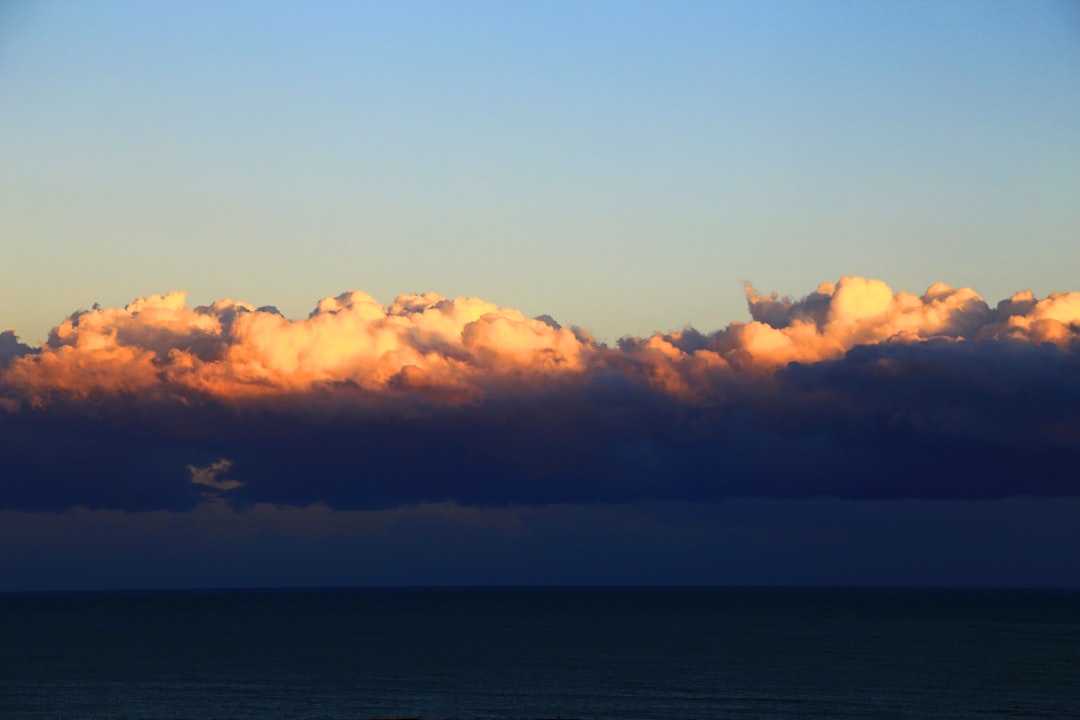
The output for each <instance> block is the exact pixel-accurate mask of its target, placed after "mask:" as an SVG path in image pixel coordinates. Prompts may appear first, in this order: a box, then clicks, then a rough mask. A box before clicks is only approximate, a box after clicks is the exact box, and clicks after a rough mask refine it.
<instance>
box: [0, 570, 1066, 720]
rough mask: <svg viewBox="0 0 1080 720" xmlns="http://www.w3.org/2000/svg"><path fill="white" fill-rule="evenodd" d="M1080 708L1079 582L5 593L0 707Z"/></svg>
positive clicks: (510, 711) (263, 711)
mask: <svg viewBox="0 0 1080 720" xmlns="http://www.w3.org/2000/svg"><path fill="white" fill-rule="evenodd" d="M386 716H390V717H422V718H556V717H562V718H679V719H687V718H764V719H772V718H920V719H924V718H925V719H929V718H950V719H954V718H1070V719H1076V718H1080V592H1044V591H944V590H937V591H932V590H835V589H829V590H792V589H784V590H778V589H768V590H758V589H753V590H751V589H738V590H733V589H457V590H446V589H437V590H434V589H432V590H427V589H425V590H421V589H415V590H414V589H410V590H318V591H314V590H312V591H200V592H147V593H64V594H23V595H0V717H3V718H14V719H18V718H73V719H80V720H82V719H85V720H98V719H101V718H147V719H149V718H154V719H161V720H164V719H169V720H176V719H179V718H192V719H195V718H237V719H240V718H244V719H248V718H250V719H252V720H255V719H259V720H264V719H272V718H296V719H307V718H325V719H329V718H335V719H336V718H350V719H352V718H360V719H366V718H373V717H386Z"/></svg>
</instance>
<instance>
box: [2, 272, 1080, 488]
mask: <svg viewBox="0 0 1080 720" xmlns="http://www.w3.org/2000/svg"><path fill="white" fill-rule="evenodd" d="M746 292H747V299H748V304H749V310H750V318H751V319H750V321H749V322H746V323H731V324H729V325H727V326H726V327H724V328H721V329H719V330H716V331H714V332H710V333H703V332H699V331H697V330H694V329H691V328H688V329H684V330H681V331H678V332H674V333H660V334H656V335H653V336H651V337H644V338H635V337H626V338H623V339H622V340H620V341H619V343H618V344H617V346H615V347H609V346H607V345H605V344H603V343H599V342H597V341H596V340H595V339H594V338H593V337H592V336H591V335H589V333H588V332H586V331H584V330H582V329H580V328H573V327H569V328H568V327H564V326H562V325H560V324H559V323H558V322H556V321H555V320H554V319H553V318H551V317H548V316H540V317H538V318H529V317H526V316H525V315H523V314H522V313H521V312H519V311H517V310H514V309H511V308H505V307H500V306H498V305H495V304H492V303H490V302H487V301H484V300H481V299H478V298H455V299H447V298H444V297H442V296H440V295H437V294H434V293H425V294H420V295H418V294H411V295H402V296H400V297H398V298H396V299H395V300H394V301H393V302H392V303H391V304H390V305H389V306H385V307H384V306H383V305H381V304H380V303H378V302H377V301H376V300H374V299H373V298H372V297H371V296H369V295H367V294H365V293H361V292H355V291H353V292H347V293H343V294H341V295H337V296H331V297H327V298H324V299H322V300H321V301H319V303H318V304H317V306H316V308H315V309H314V310H313V311H312V313H311V314H310V315H309V316H308V317H307V318H304V319H299V320H290V319H287V318H285V317H283V316H282V315H281V314H280V313H279V312H277V311H276V310H275V309H274V308H271V307H262V308H256V307H254V306H253V305H250V304H247V303H243V302H236V301H233V300H220V301H218V302H215V303H213V304H212V305H208V306H202V307H196V308H193V309H192V308H188V307H187V304H186V297H185V295H184V294H183V293H169V294H167V295H163V296H162V295H153V296H150V297H147V298H139V299H137V300H136V301H135V302H133V303H131V304H129V305H128V306H126V307H124V308H97V307H95V308H94V309H92V310H89V311H82V312H78V313H75V314H73V315H72V316H71V317H70V318H68V319H67V320H65V321H64V322H63V323H61V324H60V325H59V326H58V327H57V328H56V329H54V330H53V331H52V333H51V334H50V336H49V339H48V341H47V342H46V343H45V345H44V346H43V347H42V348H41V349H40V351H39V352H36V353H31V352H29V348H26V346H23V345H21V344H18V343H16V341H15V339H14V336H13V335H11V336H10V338H8V339H6V340H5V339H4V338H5V337H6V336H7V335H8V334H7V333H5V334H4V336H0V368H2V369H0V438H2V440H0V443H2V444H3V447H0V450H2V454H0V458H2V459H0V463H3V464H4V465H6V468H5V473H4V477H5V478H7V479H5V480H4V481H2V482H0V507H10V508H16V509H63V508H66V507H71V506H75V505H83V506H87V507H114V508H121V509H150V508H169V509H183V508H188V507H193V506H195V505H197V504H198V503H199V502H201V501H202V498H203V495H202V494H201V493H204V492H206V491H207V489H208V488H209V489H211V490H217V491H222V490H228V491H229V492H228V495H227V497H228V501H229V502H230V503H233V504H236V505H237V506H239V505H243V504H245V503H261V502H270V503H275V504H282V505H308V504H312V503H325V504H327V505H329V506H331V507H338V508H384V507H393V506H398V505H404V504H414V503H419V502H447V501H450V502H456V503H461V504H465V505H487V504H494V505H511V504H527V505H539V504H546V503H552V502H613V501H627V500H636V499H642V498H662V499H674V500H719V499H723V498H728V497H745V496H761V497H809V496H823V495H828V496H835V497H845V498H877V497H944V498H947V497H956V498H982V497H1003V496H1008V495H1017V494H1031V495H1073V494H1080V481H1078V480H1077V479H1076V477H1075V475H1074V474H1073V475H1070V474H1069V473H1068V472H1067V471H1066V468H1068V467H1070V466H1073V465H1075V462H1076V460H1077V459H1080V422H1078V420H1077V419H1076V417H1075V412H1074V408H1076V407H1080V380H1078V378H1080V373H1078V372H1077V370H1080V367H1078V357H1080V355H1078V353H1077V352H1076V350H1077V346H1078V345H1077V337H1078V334H1080V293H1076V292H1072V293H1062V294H1054V295H1051V296H1049V297H1047V298H1042V299H1039V298H1035V297H1034V296H1033V295H1032V294H1031V293H1030V292H1021V293H1017V294H1016V295H1014V296H1012V297H1011V298H1009V299H1007V300H1004V301H1002V302H999V303H997V305H996V306H994V307H991V306H990V305H989V304H987V302H986V301H985V300H984V299H983V298H981V297H980V296H979V295H978V294H977V293H975V292H974V291H973V290H971V289H969V288H960V289H955V288H952V287H949V286H948V285H945V284H942V283H938V284H936V285H933V286H932V287H930V288H929V289H928V290H927V291H926V292H925V293H923V294H922V295H914V294H910V293H905V292H894V291H893V290H892V289H891V288H889V287H888V286H887V285H886V284H885V283H883V282H881V281H879V280H873V279H866V278H859V277H845V278H841V279H840V280H839V281H838V282H836V283H824V284H822V285H820V286H819V287H818V288H817V289H816V290H815V291H814V292H812V293H810V294H809V295H807V296H805V297H803V298H801V299H793V298H790V297H780V296H778V295H776V294H772V295H764V294H761V293H758V292H757V291H755V290H754V289H753V288H751V287H747V289H746ZM13 343H15V344H13ZM4 348H8V349H6V350H5V349H4ZM5 353H6V354H5ZM4 357H6V358H7V360H6V365H4V364H3V363H4V362H5V361H4V360H3V358H4ZM224 458H228V460H224ZM232 463H235V465H233V464H232ZM226 475H229V477H226ZM234 476H235V477H234ZM200 488H201V490H200Z"/></svg>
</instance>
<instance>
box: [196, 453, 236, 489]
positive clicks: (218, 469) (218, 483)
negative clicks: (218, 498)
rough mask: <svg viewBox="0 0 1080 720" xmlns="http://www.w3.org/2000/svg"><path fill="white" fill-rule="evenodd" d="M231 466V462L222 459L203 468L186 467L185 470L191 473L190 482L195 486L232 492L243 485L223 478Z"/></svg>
mask: <svg viewBox="0 0 1080 720" xmlns="http://www.w3.org/2000/svg"><path fill="white" fill-rule="evenodd" d="M232 466H233V462H232V460H226V459H224V458H222V459H221V460H218V461H217V462H212V463H210V464H209V465H205V466H203V467H199V466H197V465H188V466H187V469H188V472H189V473H191V482H193V483H194V484H196V485H205V486H206V487H210V488H213V489H215V490H234V489H236V488H238V487H242V486H243V485H244V483H242V482H240V481H239V480H231V479H229V478H227V477H225V474H226V473H227V472H229V468H231V467H232Z"/></svg>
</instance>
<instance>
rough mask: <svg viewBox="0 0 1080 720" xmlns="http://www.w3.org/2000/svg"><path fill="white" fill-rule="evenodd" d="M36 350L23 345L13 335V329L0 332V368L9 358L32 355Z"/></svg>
mask: <svg viewBox="0 0 1080 720" xmlns="http://www.w3.org/2000/svg"><path fill="white" fill-rule="evenodd" d="M36 352H39V351H38V350H35V349H34V348H32V347H30V346H29V345H24V344H23V343H21V342H19V338H18V337H17V336H16V335H15V331H14V330H5V331H4V332H0V370H2V369H3V368H4V367H5V366H6V365H7V364H8V363H9V362H10V361H11V360H14V359H15V358H17V357H22V356H23V355H32V354H34V353H36Z"/></svg>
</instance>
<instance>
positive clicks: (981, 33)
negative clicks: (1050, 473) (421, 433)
mask: <svg viewBox="0 0 1080 720" xmlns="http://www.w3.org/2000/svg"><path fill="white" fill-rule="evenodd" d="M1078 270H1080V11H1077V10H1076V9H1075V6H1074V5H1072V4H1071V3H1068V2H1058V3H1055V2H1038V1H1036V0H1028V1H1026V2H954V3H949V2H922V3H920V2H819V3H815V2H774V3H769V2H752V3H738V2H708V3H706V2H700V3H675V2H658V3H641V2H611V3H607V2H567V3H554V2H535V3H524V2H521V3H506V2H500V3H495V2H492V3H460V2H458V3H448V2H439V3H419V2H400V3H389V2H387V3H351V2H350V3H315V2H303V3H302V2H295V3H281V2H279V3H270V2H247V3H245V2H192V1H191V0H184V1H183V2H166V1H162V2H143V1H138V2H116V1H110V2H94V1H92V0H83V1H78V2H76V1H73V0H72V1H67V2H60V1H52V2H50V1H48V0H41V1H39V2H27V1H22V2H20V1H19V0H15V1H14V2H4V4H3V5H2V6H0V330H3V329H7V328H13V329H15V330H16V331H17V332H19V334H20V335H21V336H22V337H23V339H24V340H26V341H29V342H37V341H40V340H42V339H44V336H45V334H46V332H47V330H48V328H49V327H51V326H53V325H55V324H57V323H58V322H59V321H60V320H61V319H62V318H63V317H64V316H66V315H67V314H69V313H70V312H72V311H74V310H77V309H79V308H86V307H88V306H90V305H91V304H92V303H94V302H100V303H102V304H103V305H121V304H124V303H126V302H128V301H130V300H131V299H132V298H134V297H135V296H136V295H145V294H149V293H154V292H159V293H163V292H166V291H168V290H172V289H186V290H188V291H189V293H190V298H189V301H190V303H191V304H193V305H194V304H203V303H208V302H210V301H212V300H214V299H218V298H221V297H226V296H228V297H233V298H235V299H240V300H246V301H249V302H252V303H255V304H257V305H261V304H274V305H277V306H278V307H279V308H280V309H281V310H282V311H284V312H285V314H286V315H289V316H303V315H306V314H307V312H308V311H310V310H311V309H312V308H313V307H314V305H315V303H316V301H317V300H318V298H320V297H322V296H324V295H330V294H337V293H339V292H342V291H344V290H347V289H352V288H355V289H360V290H365V291H367V292H369V293H371V294H373V295H374V296H375V297H376V298H378V299H379V300H381V301H383V302H389V301H390V300H391V299H392V298H393V297H394V296H395V295H397V294H399V293H403V292H413V291H423V290H435V291H437V292H440V293H442V294H444V295H450V296H453V295H459V294H465V295H479V296H481V297H484V298H486V299H489V300H492V301H494V302H498V303H500V304H503V305H509V306H513V307H518V308H520V309H522V310H523V311H524V312H525V313H527V314H529V315H537V314H541V313H549V314H551V315H553V316H555V317H556V318H557V319H558V320H560V321H561V322H563V323H564V324H577V325H581V326H584V327H586V328H589V329H591V330H593V331H594V332H596V333H597V334H598V335H599V336H600V337H601V338H604V339H608V340H613V339H615V338H617V337H618V336H620V335H623V334H644V333H649V332H651V331H654V330H669V329H674V328H677V327H680V326H682V325H684V324H686V323H692V324H694V325H695V326H696V327H698V328H700V329H702V330H711V329H714V328H716V327H719V326H722V325H724V324H726V323H727V322H729V321H731V320H745V319H747V313H746V310H745V305H744V302H743V298H742V292H741V283H742V282H743V281H744V280H751V281H753V282H754V283H755V284H756V285H757V286H758V287H759V288H760V289H762V290H778V291H780V292H782V293H792V294H796V295H802V294H805V293H807V292H810V291H811V290H813V288H814V287H815V286H816V285H817V284H818V283H820V282H821V281H824V280H836V279H837V278H838V277H840V276H841V275H849V274H859V275H867V276H872V277H879V278H882V279H884V280H886V281H887V282H889V283H890V284H891V285H893V287H894V288H896V289H904V290H909V291H915V292H921V291H922V290H924V289H925V288H926V287H927V286H928V285H930V284H931V283H932V282H934V281H938V280H943V281H945V282H948V283H950V284H953V285H971V286H973V287H975V289H976V290H978V291H979V292H981V293H982V294H983V295H984V296H985V297H987V299H988V300H991V301H995V300H998V299H1000V298H1001V297H1004V296H1006V295H1008V294H1010V293H1012V292H1013V291H1015V290H1019V289H1024V288H1030V289H1032V290H1034V291H1035V292H1036V293H1037V294H1039V295H1044V294H1046V293H1048V292H1051V291H1055V290H1069V289H1080V278H1078V277H1077V275H1078V272H1077V271H1078Z"/></svg>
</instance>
